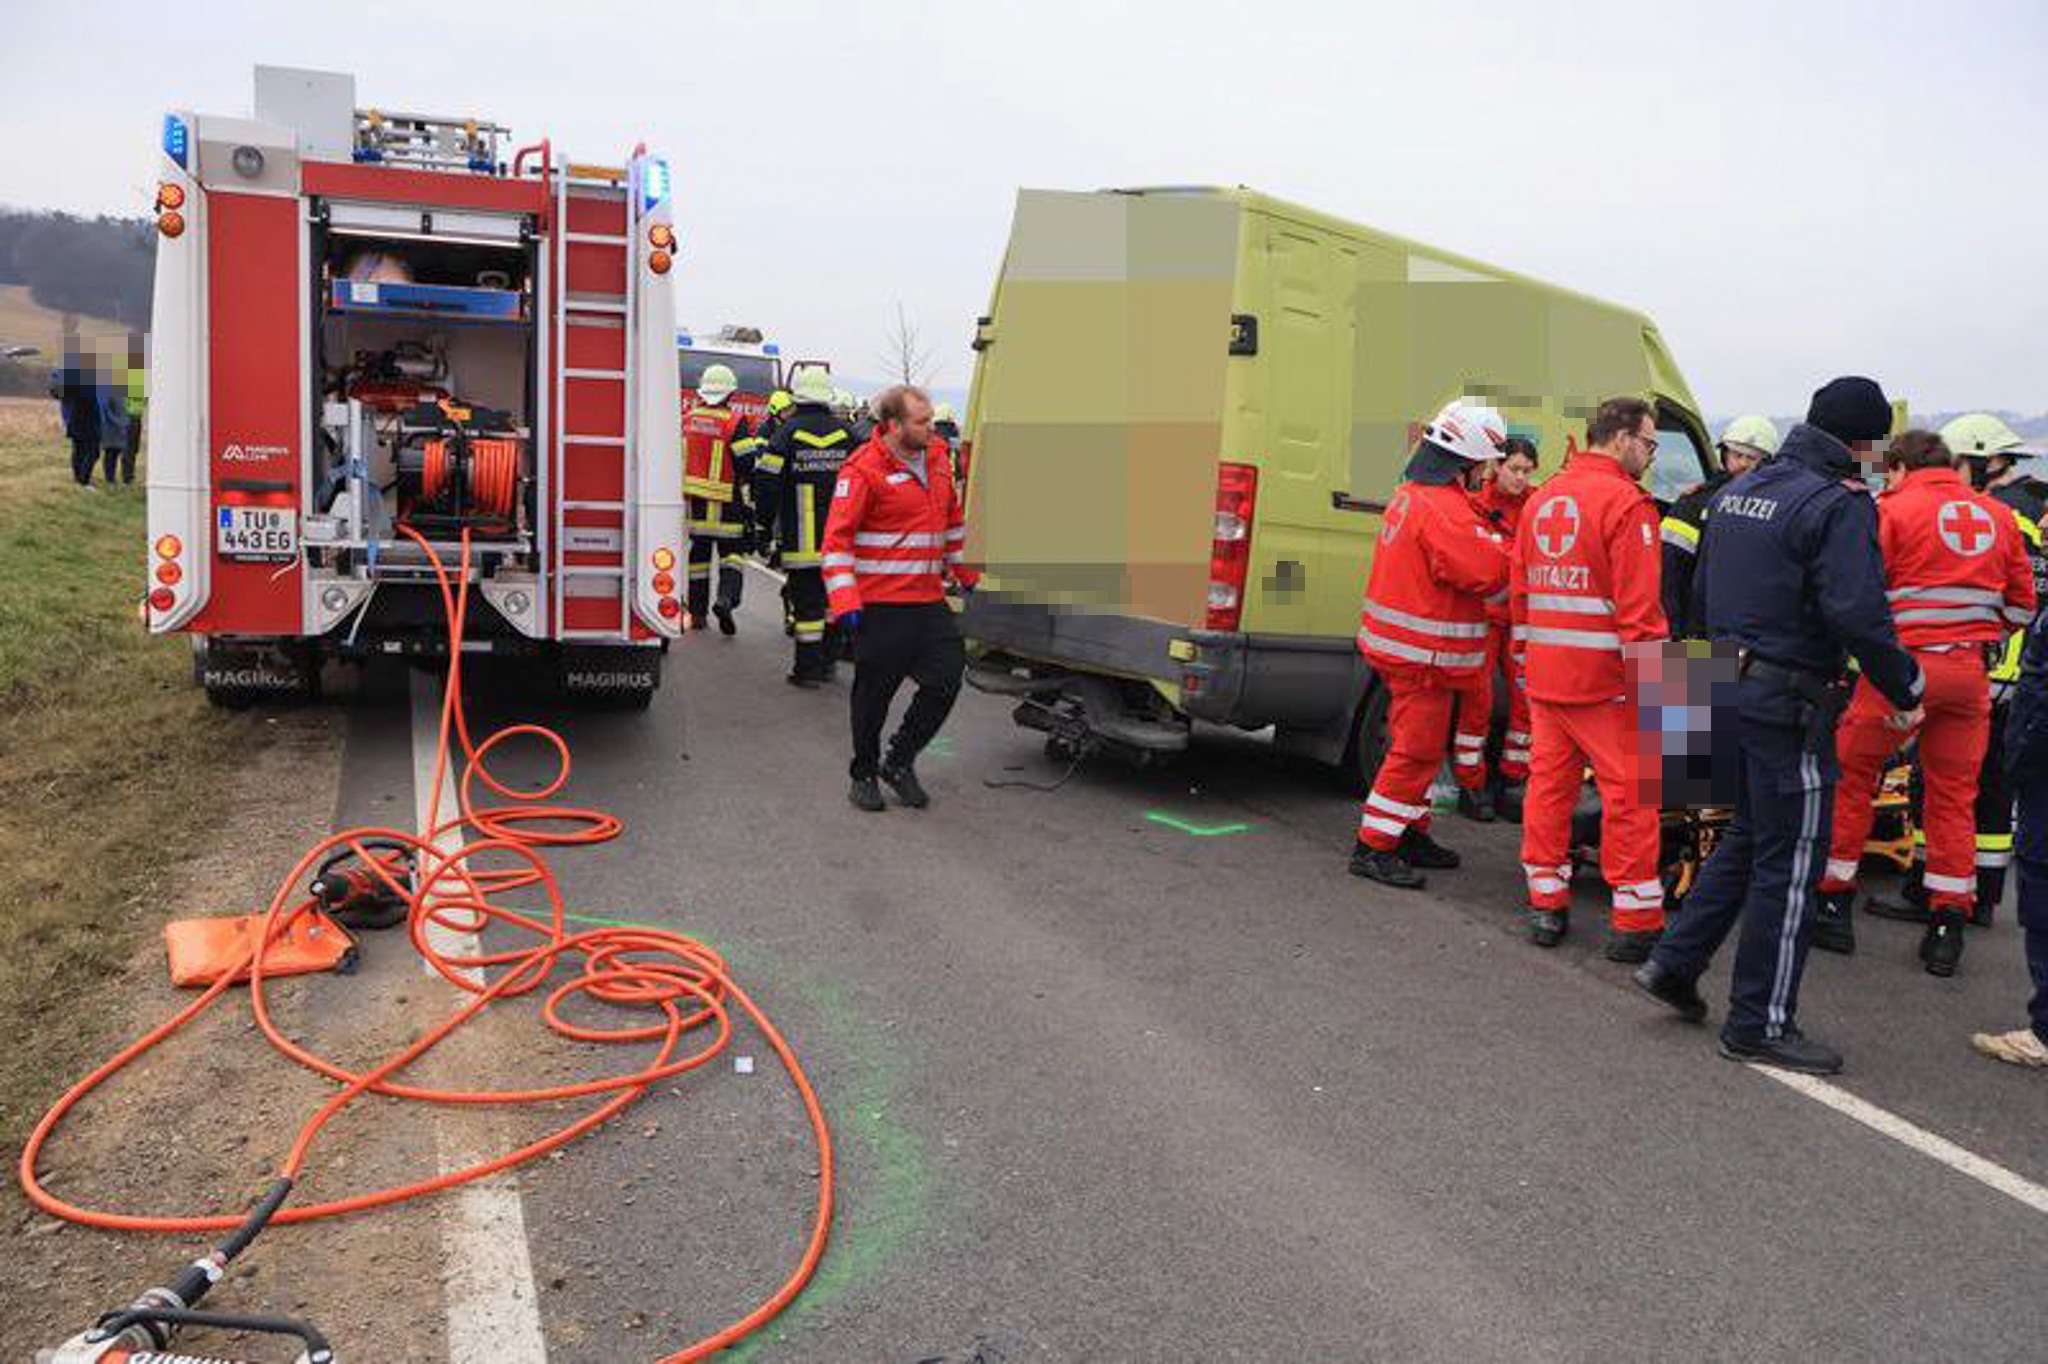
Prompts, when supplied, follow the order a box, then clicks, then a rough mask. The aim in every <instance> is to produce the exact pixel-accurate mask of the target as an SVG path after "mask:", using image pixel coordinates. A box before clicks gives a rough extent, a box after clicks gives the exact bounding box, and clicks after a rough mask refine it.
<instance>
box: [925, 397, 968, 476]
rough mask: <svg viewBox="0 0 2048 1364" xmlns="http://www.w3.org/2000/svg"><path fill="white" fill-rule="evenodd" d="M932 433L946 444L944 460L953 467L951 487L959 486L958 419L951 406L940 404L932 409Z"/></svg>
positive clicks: (949, 404)
mask: <svg viewBox="0 0 2048 1364" xmlns="http://www.w3.org/2000/svg"><path fill="white" fill-rule="evenodd" d="M932 431H933V433H934V434H936V435H937V436H938V438H939V439H940V440H942V441H944V442H946V458H947V460H948V461H949V462H951V464H952V466H953V486H954V487H956V488H957V487H959V486H960V473H961V470H960V418H959V416H958V415H957V414H955V413H954V411H953V404H951V403H940V404H939V405H938V406H937V407H935V408H933V409H932Z"/></svg>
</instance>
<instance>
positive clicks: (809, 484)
mask: <svg viewBox="0 0 2048 1364" xmlns="http://www.w3.org/2000/svg"><path fill="white" fill-rule="evenodd" d="M791 396H792V397H793V398H794V400H795V403H794V406H792V407H791V408H790V411H789V415H788V416H787V417H785V418H784V419H783V421H782V422H781V423H780V424H779V425H778V426H777V427H776V428H775V434H774V436H773V437H771V438H770V439H769V441H768V445H767V448H765V449H764V450H762V452H761V454H760V456H759V457H758V458H757V459H756V460H755V462H754V511H755V514H756V515H757V516H758V517H759V518H760V527H761V529H760V535H761V539H762V541H763V543H765V544H769V545H771V546H773V548H774V552H775V554H776V555H777V556H778V557H779V559H780V561H781V563H782V567H783V571H784V572H785V573H787V574H788V575H789V604H790V611H791V614H792V616H793V617H794V620H793V623H792V633H793V634H794V635H795V637H796V651H795V662H794V664H793V665H792V666H791V668H790V671H789V682H790V685H792V686H796V687H815V686H817V685H818V684H819V683H821V682H829V681H831V680H832V665H833V662H834V651H835V649H836V647H837V644H838V638H837V632H836V631H835V632H829V633H828V630H827V624H826V619H825V575H824V573H823V572H822V571H821V569H820V564H821V563H822V561H823V559H824V556H825V551H824V534H825V517H826V515H827V514H828V513H829V512H830V511H831V507H832V488H833V484H834V483H835V482H837V481H838V478H839V466H840V465H841V464H843V463H845V462H846V457H847V456H848V455H849V454H851V453H852V452H853V438H852V435H851V434H850V433H849V432H848V431H847V429H846V423H845V422H843V421H841V420H840V419H839V418H838V417H837V416H835V415H834V414H833V411H832V383H831V380H830V378H829V377H828V376H827V375H826V373H825V371H824V370H822V369H806V370H804V371H803V372H802V373H800V374H799V375H798V376H797V380H796V389H795V391H794V392H793V393H792V395H791Z"/></svg>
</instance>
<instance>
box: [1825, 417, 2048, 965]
mask: <svg viewBox="0 0 2048 1364" xmlns="http://www.w3.org/2000/svg"><path fill="white" fill-rule="evenodd" d="M1885 462H1886V464H1887V465H1888V466H1889V468H1890V470H1891V477H1892V484H1891V486H1890V488H1889V489H1887V490H1886V491H1885V492H1884V493H1883V494H1882V495H1880V496H1879V498H1878V499H1877V544H1878V549H1879V551H1880V552H1881V553H1882V555H1883V556H1884V577H1885V597H1886V599H1887V600H1888V601H1889V602H1890V603H1891V608H1892V622H1893V624H1894V625H1896V626H1897V627H1898V631H1899V643H1901V644H1903V645H1904V646H1905V647H1906V649H1907V651H1908V652H1909V653H1911V654H1912V655H1913V657H1914V659H1915V661H1917V662H1918V663H1919V664H1920V672H1921V675H1922V676H1924V677H1925V678H1926V679H1927V693H1926V696H1925V698H1924V699H1923V700H1922V701H1921V706H1922V708H1923V709H1924V710H1925V711H1926V719H1925V720H1924V721H1922V722H1921V725H1920V728H1919V730H1918V734H1919V736H1920V777H1921V784H1922V788H1923V791H1924V794H1923V796H1922V798H1921V811H1922V814H1921V822H1922V824H1923V826H1924V827H1925V829H1926V831H1927V871H1926V874H1925V877H1924V878H1923V880H1924V884H1925V885H1926V887H1927V898H1928V903H1929V907H1930V909H1931V910H1932V918H1931V919H1930V920H1929V922H1928V925H1927V934H1926V937H1925V938H1923V939H1922V940H1921V943H1920V960H1921V962H1922V963H1923V964H1924V965H1925V966H1926V968H1927V970H1928V971H1929V972H1930V973H1931V974H1933V975H1937V976H1950V975H1954V974H1955V970H1956V965H1957V963H1958V962H1959V961H1960V960H1961V959H1962V955H1963V922H1964V920H1965V919H1966V918H1968V916H1969V913H1970V909H1971V906H1972V905H1974V904H1975V903H1976V896H1977V877H1976V858H1977V851H1976V828H1977V826H1976V820H1975V815H1974V808H1975V804H1976V799H1977V771H1978V767H1979V766H1980V765H1981V764H1982V763H1983V761H1984V748H1985V744H1986V743H1987V741H1988V739H1989V736H1990V733H1991V684H1990V682H1989V680H1988V677H1987V674H1986V672H1985V656H1986V654H1987V652H1994V651H1996V650H1997V649H1998V648H1999V647H2000V646H2002V645H2003V644H2004V643H2005V639H2006V636H2007V635H2009V634H2011V632H2012V630H2013V627H2014V626H2016V625H2025V624H2026V623H2027V622H2028V621H2029V620H2031V619H2032V618H2033V614H2034V606H2035V601H2034V579H2033V572H2032V569H2031V568H2030V566H2029V565H2028V562H2027V550H2026V544H2025V542H2024V541H2023V540H2022V539H2021V538H2020V532H2019V528H2018V526H2016V525H2015V524H2014V523H2013V519H2012V514H2011V513H2010V512H2009V511H2008V510H2007V509H2006V508H2005V507H2004V506H2003V505H2001V504H2000V503H1998V502H1996V501H1994V500H1992V499H1991V498H1989V497H1987V496H1985V495H1984V494H1983V493H1979V492H1973V491H1971V489H1970V485H1969V483H1968V481H1967V480H1965V479H1964V477H1963V475H1962V473H1961V472H1960V471H1959V470H1958V469H1957V468H1956V467H1955V456H1954V455H1953V454H1952V453H1950V451H1949V448H1948V446H1947V445H1945V444H1944V443H1943V442H1942V439H1941V437H1940V436H1937V435H1935V434H1934V433H1933V432H1931V431H1908V432H1906V433H1905V434H1904V435H1902V436H1900V437H1899V438H1898V439H1897V440H1896V441H1894V442H1893V443H1892V447H1891V449H1890V450H1888V451H1886V453H1885ZM1891 712H1892V708H1891V703H1890V702H1889V701H1886V700H1884V699H1883V698H1882V697H1880V696H1879V695H1878V693H1877V690H1876V688H1874V687H1872V686H1871V685H1870V683H1869V681H1868V680H1867V679H1866V680H1864V681H1861V682H1859V683H1857V685H1856V694H1855V696H1854V697H1853V698H1852V699H1851V700H1850V703H1849V710H1848V713H1847V714H1846V715H1845V716H1843V718H1842V725H1841V728H1840V729H1839V730H1838V731H1836V734H1835V753H1836V756H1837V758H1838V759H1839V760H1840V762H1841V765H1842V780H1841V784H1840V787H1839V789H1838V791H1837V793H1836V798H1835V820H1834V836H1833V838H1832V839H1831V840H1830V846H1829V849H1828V865H1827V874H1826V875H1825V876H1824V877H1822V878H1821V883H1820V893H1821V909H1820V913H1819V914H1818V915H1817V916H1816V918H1815V920H1814V926H1813V945H1814V946H1816V947H1825V948H1828V949H1829V950H1831V951H1837V952H1848V951H1853V950H1854V949H1855V945H1856V939H1855V931H1854V928H1853V926H1852V924H1851V920H1850V916H1849V903H1850V901H1851V900H1852V899H1853V898H1854V896H1855V892H1856V867H1857V863H1858V862H1860V861H1861V860H1862V855H1863V843H1864V840H1865V839H1867V838H1869V837H1870V821H1871V800H1872V797H1873V796H1875V794H1876V792H1877V782H1878V777H1879V774H1880V772H1881V771H1882V770H1883V767H1884V763H1885V760H1886V759H1887V758H1889V757H1890V756H1891V754H1892V751H1893V750H1894V749H1896V748H1898V747H1899V746H1900V745H1902V744H1904V743H1905V742H1906V740H1907V739H1909V738H1910V737H1912V732H1910V731H1907V732H1902V731H1900V730H1899V729H1897V728H1895V727H1893V726H1892V725H1890V724H1887V723H1886V721H1887V719H1888V717H1889V716H1890V715H1891Z"/></svg>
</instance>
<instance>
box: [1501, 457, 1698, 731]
mask: <svg viewBox="0 0 2048 1364" xmlns="http://www.w3.org/2000/svg"><path fill="white" fill-rule="evenodd" d="M1657 520H1658V518H1657V504H1656V503H1655V502H1653V501H1651V499H1650V495H1649V494H1648V493H1646V492H1644V491H1643V489H1642V486H1641V485H1640V484H1638V483H1637V482H1636V481H1635V480H1634V479H1633V478H1630V477H1629V475H1628V473H1627V472H1626V471H1625V470H1624V469H1623V468H1622V467H1621V465H1619V464H1617V463H1616V462H1615V461H1614V459H1613V458H1612V457H1611V456H1608V455H1604V454H1601V453H1599V452H1598V451H1594V450H1581V451H1577V452H1575V453H1574V454H1573V455H1572V457H1571V459H1570V460H1569V461H1567V462H1566V464H1565V466H1564V469H1563V470H1562V471H1561V472H1560V473H1559V474H1558V475H1557V476H1556V477H1555V478H1553V479H1551V480H1550V481H1549V482H1548V483H1545V484H1544V485H1543V487H1542V490H1541V491H1540V492H1538V493H1537V495H1536V496H1535V497H1534V498H1532V499H1531V500H1530V503H1529V508H1528V510H1527V512H1525V513H1524V514H1523V516H1522V523H1521V528H1520V531H1519V533H1518V534H1517V535H1516V536H1515V548H1514V564H1513V570H1512V573H1511V575H1510V578H1509V592H1510V594H1511V596H1512V602H1513V612H1514V629H1515V638H1516V639H1517V640H1518V641H1520V642H1521V645H1522V650H1523V658H1524V665H1523V666H1524V669H1525V675H1526V676H1527V678H1528V690H1529V695H1530V697H1532V698H1533V699H1535V700H1538V701H1549V702H1554V703H1558V704H1566V705H1570V704H1578V703H1584V702H1588V701H1606V700H1611V699H1613V698H1614V697H1617V696H1621V695H1623V694H1625V693H1626V691H1627V689H1628V681H1627V677H1626V674H1625V672H1624V669H1623V665H1622V647H1623V646H1624V645H1629V644H1638V643H1643V642H1647V641H1652V640H1660V639H1663V638H1664V637H1665V635H1666V633H1667V629H1666V623H1665V620H1664V607H1663V605H1662V603H1661V602H1660V601H1659V600H1658V571H1659V559H1660V556H1661V553H1662V550H1661V545H1662V541H1661V540H1660V539H1659V538H1658V535H1657Z"/></svg>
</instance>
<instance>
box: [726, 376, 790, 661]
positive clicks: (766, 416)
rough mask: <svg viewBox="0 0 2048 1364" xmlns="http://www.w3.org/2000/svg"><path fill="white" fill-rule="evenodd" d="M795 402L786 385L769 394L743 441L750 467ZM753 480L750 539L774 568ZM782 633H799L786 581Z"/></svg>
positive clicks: (749, 491) (771, 546)
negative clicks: (754, 500) (759, 415)
mask: <svg viewBox="0 0 2048 1364" xmlns="http://www.w3.org/2000/svg"><path fill="white" fill-rule="evenodd" d="M795 405H796V400H795V399H794V398H792V397H790V396H789V390H788V389H786V388H777V389H776V390H775V391H774V392H773V393H770V394H769V395H768V401H767V411H766V412H764V413H763V414H762V416H761V420H760V422H759V424H757V425H756V426H755V428H754V434H752V435H751V436H748V437H747V438H746V439H745V440H744V441H742V442H740V445H741V447H743V451H744V455H745V458H746V459H747V461H748V466H749V467H750V468H751V467H753V463H754V461H757V460H759V459H760V457H761V454H762V452H763V451H765V450H766V449H767V448H768V442H769V441H770V440H771V439H773V438H774V436H775V431H776V428H777V427H779V426H781V425H782V423H783V422H784V421H785V420H786V419H787V418H788V416H789V411H790V409H791V408H792V407H794V406H795ZM752 483H753V480H752V479H749V480H748V488H747V523H748V543H749V544H750V545H751V546H752V548H753V551H754V553H756V554H758V555H760V556H761V558H762V560H763V561H764V562H767V563H768V565H769V567H771V568H774V567H777V566H778V565H777V564H776V563H775V562H774V559H775V546H774V544H773V543H772V541H771V539H770V537H769V536H768V535H767V534H766V532H765V531H764V530H763V529H762V521H761V512H760V508H758V507H756V506H755V505H754V504H753V487H752ZM782 633H783V634H785V635H793V634H795V633H796V616H795V615H794V613H792V612H791V611H790V609H789V584H788V583H787V582H784V583H783V584H782Z"/></svg>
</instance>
